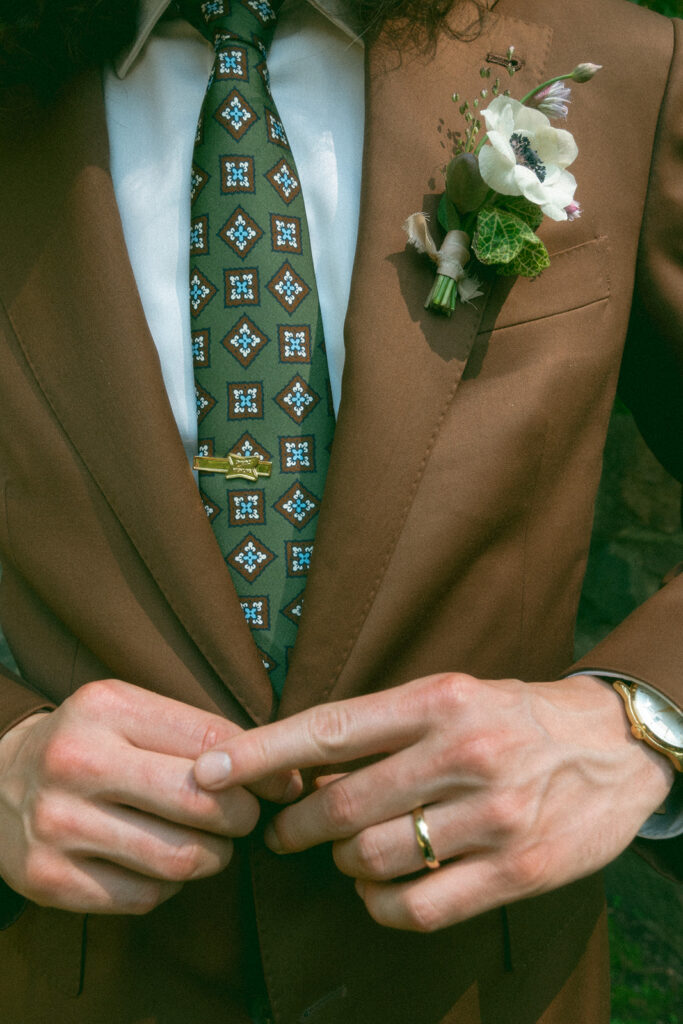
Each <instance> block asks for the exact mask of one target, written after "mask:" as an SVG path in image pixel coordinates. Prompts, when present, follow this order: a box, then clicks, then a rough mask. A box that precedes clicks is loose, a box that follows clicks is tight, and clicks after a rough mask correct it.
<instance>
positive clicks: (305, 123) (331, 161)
mask: <svg viewBox="0 0 683 1024" xmlns="http://www.w3.org/2000/svg"><path fill="white" fill-rule="evenodd" d="M167 7H168V0H142V4H141V13H140V22H139V25H138V33H137V36H136V39H135V42H134V44H133V46H132V47H131V49H130V50H129V51H128V52H127V53H124V54H123V55H122V57H121V58H120V59H119V61H118V62H117V64H116V66H115V67H111V68H107V69H105V72H104V98H105V111H106V118H107V129H108V132H109V143H110V151H111V173H112V179H113V183H114V191H115V194H116V200H117V203H118V207H119V211H120V214H121V221H122V225H123V233H124V237H125V240H126V247H127V249H128V255H129V258H130V262H131V266H132V268H133V274H134V276H135V281H136V283H137V287H138V291H139V293H140V299H141V301H142V307H143V309H144V312H145V317H146V319H147V323H148V325H149V329H150V332H151V335H152V338H153V339H154V343H155V345H156V347H157V350H158V353H159V359H160V361H161V369H162V373H163V377H164V382H165V385H166V390H167V392H168V396H169V400H170V403H171V408H172V410H173V414H174V416H175V419H176V422H177V424H178V430H179V432H180V436H181V438H182V440H183V444H184V446H185V450H186V452H187V454H188V458H190V459H191V458H192V456H193V455H195V454H196V451H197V413H196V403H195V392H194V373H193V367H192V358H191V344H190V332H191V327H190V304H189V296H188V280H189V270H190V248H189V238H190V170H191V165H192V153H193V148H194V137H195V130H196V126H197V121H198V118H199V113H200V109H201V105H202V100H203V98H204V93H205V90H206V84H207V81H208V77H209V72H210V70H211V66H212V64H213V57H214V53H213V48H212V46H211V45H210V44H209V43H208V42H207V41H206V39H204V37H203V36H201V35H200V34H199V33H198V32H197V31H196V30H195V29H194V28H192V27H191V26H190V25H189V24H188V23H187V22H185V21H183V20H182V19H176V20H163V19H162V15H163V14H164V12H165V10H166V8H167ZM160 19H161V20H160ZM268 70H269V73H270V84H271V89H272V93H273V98H274V100H275V103H276V106H277V108H278V111H279V114H280V116H281V118H282V120H283V123H284V124H285V125H286V130H287V137H288V139H289V142H290V145H291V148H292V152H293V154H294V159H295V162H296V165H297V169H298V172H299V177H300V179H301V185H302V191H303V195H304V201H305V205H306V215H307V219H308V226H309V232H310V238H311V249H312V255H313V264H314V267H315V275H316V282H317V286H318V294H319V298H320V308H321V314H322V320H323V328H324V334H325V345H326V350H327V359H328V364H329V371H330V382H331V386H332V396H333V400H334V407H335V411H337V410H338V409H339V401H340V397H341V378H342V370H343V367H344V338H343V326H344V319H345V316H346V307H347V304H348V298H349V288H350V283H351V272H352V269H353V260H354V255H355V249H356V238H357V233H358V214H359V206H360V184H361V164H362V153H363V133H364V114H365V110H364V47H363V43H362V40H361V39H359V38H358V36H357V35H356V33H355V31H354V29H353V26H352V25H351V24H350V22H349V19H348V13H345V10H344V0H286V2H285V4H284V6H283V7H282V10H281V12H280V14H279V17H278V23H277V27H276V29H275V35H274V37H273V42H272V44H271V48H270V51H269V54H268ZM682 797H683V786H681V785H680V784H679V785H678V786H677V787H675V792H674V793H672V796H671V797H670V802H671V803H670V808H669V813H668V814H667V815H664V816H661V815H653V817H652V818H650V819H649V820H648V822H646V823H645V826H644V827H643V831H642V833H641V834H643V835H646V836H647V837H648V838H668V837H670V836H672V835H676V834H679V833H680V832H682V831H683V806H681V804H682V803H683V800H682Z"/></svg>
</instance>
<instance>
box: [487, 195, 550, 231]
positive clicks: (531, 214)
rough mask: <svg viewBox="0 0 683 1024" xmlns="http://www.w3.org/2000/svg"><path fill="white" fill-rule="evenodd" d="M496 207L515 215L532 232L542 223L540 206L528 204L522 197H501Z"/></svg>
mask: <svg viewBox="0 0 683 1024" xmlns="http://www.w3.org/2000/svg"><path fill="white" fill-rule="evenodd" d="M498 206H500V207H502V208H503V209H504V210H507V211H508V212H509V213H514V214H516V216H517V217H519V218H520V219H521V220H523V221H524V223H525V224H528V225H529V227H530V228H531V230H532V231H536V230H537V229H538V228H539V227H540V226H541V222H542V221H543V212H542V210H541V208H540V206H537V205H536V203H532V202H530V201H529V200H528V199H525V198H524V196H501V197H500V198H499V199H498Z"/></svg>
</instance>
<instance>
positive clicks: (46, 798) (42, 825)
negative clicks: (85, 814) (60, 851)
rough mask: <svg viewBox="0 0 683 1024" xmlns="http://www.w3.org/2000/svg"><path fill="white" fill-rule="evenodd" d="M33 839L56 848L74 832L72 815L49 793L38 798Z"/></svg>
mask: <svg viewBox="0 0 683 1024" xmlns="http://www.w3.org/2000/svg"><path fill="white" fill-rule="evenodd" d="M31 831H32V834H33V837H34V838H35V839H37V840H38V841H39V842H41V843H45V844H46V845H48V846H54V845H57V844H59V843H60V842H61V841H63V840H64V839H66V838H67V836H69V835H70V834H71V833H72V831H73V822H72V820H71V815H70V814H68V813H66V812H65V809H64V806H63V805H62V803H61V802H60V801H58V800H56V799H55V798H54V796H51V795H50V794H48V793H41V794H39V796H38V797H37V798H36V800H35V802H34V805H33V810H32V815H31Z"/></svg>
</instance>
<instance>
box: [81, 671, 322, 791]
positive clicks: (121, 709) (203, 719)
mask: <svg viewBox="0 0 683 1024" xmlns="http://www.w3.org/2000/svg"><path fill="white" fill-rule="evenodd" d="M65 707H66V708H67V710H68V713H69V714H76V715H81V716H83V715H84V716H86V717H89V718H92V719H94V720H95V721H97V722H98V723H102V722H105V723H106V724H107V725H109V726H111V727H112V728H113V729H115V730H116V732H118V734H119V735H120V736H122V737H124V738H125V739H126V740H127V741H128V742H129V743H130V744H131V745H133V746H135V747H138V748H140V749H143V750H151V751H155V752H156V753H159V754H167V755H169V756H173V757H180V758H186V759H190V760H192V761H194V760H195V759H196V758H197V757H199V755H200V754H201V753H202V752H203V751H206V750H210V749H211V748H213V747H215V746H216V745H217V744H220V743H225V742H226V741H227V740H229V739H230V738H231V737H234V736H238V735H240V734H241V733H242V729H240V727H239V726H237V725H235V723H234V722H230V721H228V720H227V719H226V718H222V717H221V716H220V715H214V714H211V713H210V712H207V711H201V710H200V709H199V708H195V707H192V706H191V705H189V704H184V703H183V702H182V701H177V700H173V699H171V698H169V697H162V696H161V695H160V694H158V693H152V692H151V691H149V690H145V689H143V688H142V687H139V686H133V685H132V684H131V683H125V682H123V681H122V680H119V679H107V680H98V681H97V682H94V683H88V684H86V685H85V686H82V687H81V688H80V689H79V690H77V691H76V692H75V693H74V694H73V695H72V696H71V697H70V698H69V700H68V702H67V703H66V704H65ZM253 782H254V786H253V789H254V792H256V793H257V795H258V796H261V797H263V799H266V800H270V801H272V802H274V803H284V802H287V801H289V800H292V799H296V797H297V796H298V795H299V794H300V792H301V788H302V786H301V781H300V778H299V775H298V772H291V771H285V772H282V773H279V774H273V773H267V774H266V773H264V776H262V777H260V778H258V779H254V780H253Z"/></svg>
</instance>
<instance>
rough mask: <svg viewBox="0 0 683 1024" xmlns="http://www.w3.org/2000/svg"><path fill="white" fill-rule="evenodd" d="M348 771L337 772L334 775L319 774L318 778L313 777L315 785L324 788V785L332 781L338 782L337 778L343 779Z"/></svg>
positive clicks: (317, 787)
mask: <svg viewBox="0 0 683 1024" xmlns="http://www.w3.org/2000/svg"><path fill="white" fill-rule="evenodd" d="M347 774H348V773H347V772H336V773H333V774H332V775H318V777H317V778H315V779H313V785H314V786H315V788H316V789H322V788H323V786H329V784H330V783H331V782H336V781H337V779H343V778H344V776H345V775H347Z"/></svg>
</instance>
